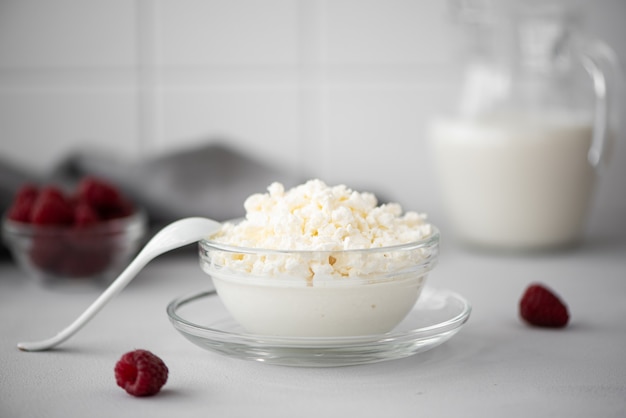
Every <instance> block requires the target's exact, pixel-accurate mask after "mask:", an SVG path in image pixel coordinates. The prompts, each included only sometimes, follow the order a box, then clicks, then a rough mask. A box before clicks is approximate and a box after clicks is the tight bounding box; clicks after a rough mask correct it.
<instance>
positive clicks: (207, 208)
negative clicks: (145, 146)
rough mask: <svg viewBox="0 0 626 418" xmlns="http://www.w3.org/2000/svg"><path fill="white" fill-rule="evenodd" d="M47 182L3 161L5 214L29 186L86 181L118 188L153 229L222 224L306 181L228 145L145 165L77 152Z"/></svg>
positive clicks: (0, 181)
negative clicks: (254, 201) (260, 196)
mask: <svg viewBox="0 0 626 418" xmlns="http://www.w3.org/2000/svg"><path fill="white" fill-rule="evenodd" d="M44 174H46V175H45V176H43V177H39V176H37V175H34V174H33V173H29V172H28V171H27V170H23V169H21V168H19V167H17V166H15V165H13V164H10V163H9V162H6V161H0V205H1V206H0V209H1V210H2V213H4V212H5V211H6V209H8V207H9V205H10V203H11V201H12V199H13V197H14V195H15V193H16V191H17V190H18V189H19V187H20V186H21V185H22V184H24V183H26V182H32V183H36V184H43V183H45V184H50V183H54V184H58V185H59V186H61V187H66V188H72V187H74V186H75V185H76V183H77V182H78V181H79V180H80V179H81V178H82V177H84V176H86V175H95V176H98V177H101V178H103V179H106V180H108V181H110V182H112V183H113V184H115V185H117V186H118V187H119V188H120V189H121V190H122V191H123V193H124V194H125V195H126V196H128V197H129V198H130V199H131V200H132V201H133V202H134V203H135V204H137V205H138V206H140V207H142V208H143V209H144V210H145V211H146V214H147V216H148V219H149V222H150V226H151V227H152V229H158V228H160V227H161V226H163V225H164V224H166V223H169V222H171V221H174V220H176V219H179V218H183V217H187V216H206V217H210V218H213V219H216V220H218V221H225V220H227V219H232V218H238V217H241V216H243V215H244V214H245V209H244V207H243V202H244V200H245V199H246V197H248V196H249V195H250V194H252V193H258V192H264V191H265V190H266V189H267V187H268V186H269V185H270V184H271V183H272V182H274V181H279V182H281V183H283V184H284V185H285V187H292V186H295V185H297V184H299V183H301V182H303V181H304V180H305V179H304V178H303V177H300V176H298V175H296V174H294V173H291V172H289V171H288V170H285V169H281V168H279V167H276V166H271V165H270V164H267V163H264V162H262V161H260V160H257V159H254V158H252V157H250V156H247V155H245V154H243V153H241V152H239V151H237V150H235V149H232V148H229V147H228V146H226V145H223V144H222V143H212V144H210V145H205V146H199V147H196V148H193V149H188V150H184V151H179V152H176V153H171V154H167V155H164V156H160V157H155V158H151V159H150V158H149V159H145V160H141V161H134V160H126V159H124V158H123V157H122V156H120V155H116V154H106V153H102V152H95V151H91V152H77V153H74V154H72V155H70V156H68V157H67V158H65V159H64V160H63V161H62V162H61V163H60V164H58V165H57V166H56V167H55V168H54V169H53V170H52V171H51V173H44Z"/></svg>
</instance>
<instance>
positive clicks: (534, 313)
mask: <svg viewBox="0 0 626 418" xmlns="http://www.w3.org/2000/svg"><path fill="white" fill-rule="evenodd" d="M519 308H520V316H521V317H522V319H524V320H525V321H526V322H527V323H529V324H530V325H535V326H539V327H549V328H562V327H564V326H566V325H567V322H568V321H569V313H568V311H567V306H566V305H565V304H564V303H563V302H562V301H561V300H560V299H559V297H558V296H557V295H556V294H555V293H553V292H552V290H550V289H548V288H547V287H545V286H544V285H542V284H539V283H534V284H531V285H530V286H529V287H528V288H527V289H526V291H525V292H524V295H523V296H522V299H521V300H520V304H519Z"/></svg>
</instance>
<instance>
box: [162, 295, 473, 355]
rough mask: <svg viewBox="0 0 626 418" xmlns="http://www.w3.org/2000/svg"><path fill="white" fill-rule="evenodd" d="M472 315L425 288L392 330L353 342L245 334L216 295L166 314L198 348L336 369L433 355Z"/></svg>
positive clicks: (179, 304)
mask: <svg viewBox="0 0 626 418" xmlns="http://www.w3.org/2000/svg"><path fill="white" fill-rule="evenodd" d="M470 312H471V306H470V304H469V302H468V301H467V300H466V299H465V298H463V297H462V296H460V295H458V294H456V293H454V292H451V291H448V290H442V289H433V288H430V287H426V288H425V289H424V290H423V291H422V295H421V297H420V298H419V300H418V302H417V303H416V304H415V306H414V307H413V310H412V311H411V312H410V313H409V314H408V315H407V317H406V318H405V319H404V320H403V321H402V322H401V323H400V324H399V325H398V326H397V327H396V328H395V329H394V330H392V331H390V332H388V333H386V334H380V335H364V336H354V337H324V338H301V337H276V336H266V335H254V334H249V333H246V331H245V330H244V329H243V328H241V326H239V325H238V324H237V323H236V322H235V320H234V319H233V318H232V317H231V316H230V314H229V313H228V312H227V311H226V308H225V307H224V305H223V304H222V302H221V301H220V298H219V297H218V295H217V293H216V292H215V290H206V291H201V292H198V293H194V294H191V295H188V296H183V297H180V298H177V299H175V300H173V301H172V302H171V303H170V304H169V305H168V306H167V314H168V315H169V318H170V321H171V322H172V324H173V325H174V327H175V328H176V329H177V330H178V331H179V332H180V333H181V334H182V335H183V336H184V337H185V338H187V339H188V340H189V341H191V342H193V343H194V344H196V345H198V346H200V347H202V348H204V349H206V350H209V351H212V352H215V353H219V354H223V355H227V356H230V357H234V358H238V359H244V360H255V361H259V362H263V363H268V364H277V365H283V366H301V367H334V366H350V365H357V364H366V363H375V362H380V361H386V360H394V359H399V358H403V357H408V356H411V355H414V354H418V353H422V352H424V351H427V350H430V349H432V348H434V347H436V346H438V345H440V344H442V343H443V342H445V341H447V340H448V339H450V338H451V337H452V336H454V335H455V334H456V333H457V332H458V331H459V330H460V329H461V327H462V326H463V324H465V322H467V320H468V318H469V315H470Z"/></svg>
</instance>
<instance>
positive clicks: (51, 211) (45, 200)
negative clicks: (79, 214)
mask: <svg viewBox="0 0 626 418" xmlns="http://www.w3.org/2000/svg"><path fill="white" fill-rule="evenodd" d="M31 221H32V223H33V224H36V225H69V224H71V223H72V222H73V221H74V210H73V208H72V205H71V203H70V202H69V200H67V198H66V197H65V196H64V195H63V192H62V191H61V190H60V189H58V188H57V187H55V186H47V187H44V188H43V189H42V190H41V193H39V195H38V196H37V199H36V200H35V202H34V204H33V211H32V214H31Z"/></svg>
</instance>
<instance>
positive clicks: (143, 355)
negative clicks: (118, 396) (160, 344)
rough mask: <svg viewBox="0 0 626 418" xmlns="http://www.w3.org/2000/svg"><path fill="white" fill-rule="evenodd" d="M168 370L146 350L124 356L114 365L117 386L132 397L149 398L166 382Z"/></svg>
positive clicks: (135, 351)
mask: <svg viewBox="0 0 626 418" xmlns="http://www.w3.org/2000/svg"><path fill="white" fill-rule="evenodd" d="M167 376H168V369H167V366H166V365H165V363H164V362H163V360H161V359H160V358H159V357H158V356H156V355H154V354H153V353H151V352H150V351H147V350H134V351H129V352H128V353H126V354H124V355H123V356H122V357H121V358H120V360H119V361H118V362H117V364H116V365H115V381H116V382H117V385H118V386H119V387H121V388H123V389H124V390H125V391H126V392H128V393H129V394H131V395H133V396H151V395H154V394H156V393H158V392H159V391H160V390H161V388H162V387H163V385H165V382H167Z"/></svg>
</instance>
